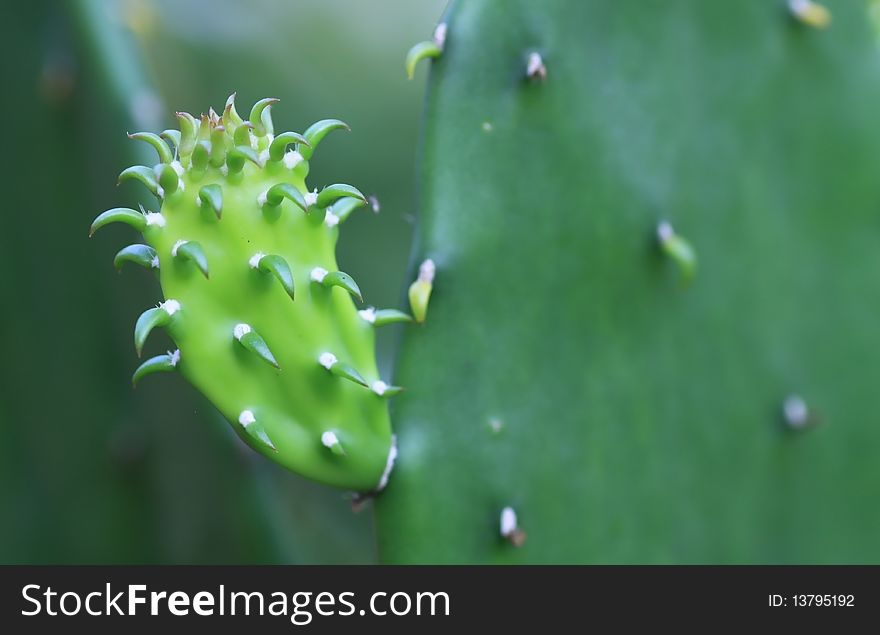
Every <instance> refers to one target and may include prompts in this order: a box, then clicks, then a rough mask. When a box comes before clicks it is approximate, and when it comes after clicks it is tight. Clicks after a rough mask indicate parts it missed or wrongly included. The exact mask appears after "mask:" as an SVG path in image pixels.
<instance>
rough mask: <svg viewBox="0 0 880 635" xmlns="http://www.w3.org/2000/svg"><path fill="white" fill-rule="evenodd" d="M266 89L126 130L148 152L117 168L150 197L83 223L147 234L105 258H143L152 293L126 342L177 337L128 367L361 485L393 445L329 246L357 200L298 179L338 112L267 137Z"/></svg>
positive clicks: (299, 464) (382, 393)
mask: <svg viewBox="0 0 880 635" xmlns="http://www.w3.org/2000/svg"><path fill="white" fill-rule="evenodd" d="M275 101H277V100H272V99H264V100H261V101H259V102H257V104H256V105H255V106H254V108H253V110H252V111H251V114H250V117H249V120H244V119H242V118H241V117H240V116H239V115H238V113H237V112H236V110H235V105H234V99H233V98H232V97H230V99H229V101H228V102H227V104H226V108H225V109H224V111H223V113H222V114H217V113H215V112H214V111H213V110H211V111H209V113H208V114H207V115H203V116H202V117H201V118H200V119H197V118H195V117H193V116H192V115H189V114H187V113H178V115H177V116H178V120H179V122H180V130H166V131H165V132H163V133H162V134H161V135H156V134H152V133H137V134H134V135H131V137H132V138H134V139H138V140H141V141H145V142H147V143H149V144H150V145H152V146H153V147H154V148H155V149H156V151H157V154H158V156H159V163H158V164H157V165H156V166H155V167H147V166H135V167H131V168H128V169H126V170H124V171H123V172H122V174H121V175H120V181H124V180H135V181H139V182H140V183H142V184H143V185H145V186H146V187H147V188H148V189H149V190H150V191H151V192H152V193H153V194H154V195H155V196H156V197H157V199H158V201H159V206H158V209H156V210H155V211H153V210H150V211H148V210H144V209H141V210H140V211H137V210H133V209H128V208H113V209H111V210H108V211H107V212H104V213H103V214H101V215H100V216H98V218H97V219H96V220H95V222H94V223H93V225H92V232H94V231H96V230H97V229H98V228H100V227H102V226H103V225H106V224H108V223H111V222H123V223H127V224H129V225H131V226H132V227H134V228H135V229H137V230H139V231H141V232H142V233H143V236H144V239H145V243H146V244H145V245H140V244H137V245H132V246H129V247H125V248H123V249H122V250H121V251H120V252H119V253H118V254H117V257H116V261H115V262H116V265H117V266H118V267H121V265H122V264H123V263H125V262H131V263H135V264H140V265H142V266H144V267H146V268H148V269H152V270H158V274H159V279H160V282H161V287H162V292H163V295H164V296H165V299H164V300H163V301H162V302H161V303H159V305H158V306H156V307H154V308H150V309H147V310H146V311H145V312H144V313H143V314H142V315H141V317H140V318H139V319H138V321H137V324H136V326H135V346H136V349H137V351H138V353H139V354H140V352H141V350H142V349H143V348H145V347H146V346H147V345H148V343H149V340H148V337H149V335H150V333H151V332H152V331H153V330H154V329H156V328H160V327H162V328H165V329H166V330H167V332H168V334H169V335H170V336H171V338H172V339H173V340H174V342H175V344H176V346H177V348H176V350H174V351H170V352H168V353H167V354H163V355H158V356H155V357H151V358H150V359H148V360H147V361H145V362H144V363H143V364H142V365H141V366H140V367H139V368H138V369H137V371H136V372H135V375H134V378H133V379H134V381H139V380H140V379H142V378H143V377H144V376H146V375H149V374H152V373H155V372H169V371H180V372H181V373H182V374H183V375H184V377H186V378H187V379H188V380H189V381H190V382H191V383H192V384H193V385H194V386H195V387H196V388H198V389H199V390H200V391H201V392H202V393H204V394H205V395H206V396H207V397H208V398H209V399H210V401H211V402H212V403H213V404H214V405H215V406H216V407H217V408H218V409H219V410H220V411H221V412H222V413H223V415H224V416H225V417H226V418H227V419H228V420H229V421H230V423H231V424H232V426H233V428H234V430H235V431H236V432H237V433H238V434H239V436H240V437H241V438H242V439H244V440H245V441H246V442H247V443H248V444H250V445H251V446H252V447H253V448H254V449H256V450H257V451H259V452H260V453H262V454H264V455H265V456H267V457H269V458H271V459H273V460H275V461H277V462H278V463H280V464H281V465H283V466H284V467H287V468H289V469H291V470H293V471H295V472H298V473H300V474H302V475H304V476H306V477H309V478H313V479H315V480H317V481H321V482H323V483H327V484H331V485H336V486H339V487H344V488H348V489H352V490H356V491H359V492H369V491H373V490H375V489H379V488H380V483H384V481H385V480H387V475H388V471H389V470H390V467H391V461H392V458H393V456H394V454H395V451H394V449H393V447H392V445H393V440H392V436H391V426H390V423H389V416H388V406H387V398H388V397H389V396H391V394H393V391H389V390H387V388H388V384H386V383H385V382H383V381H382V379H381V378H380V377H379V374H378V370H377V367H376V360H375V352H374V333H373V331H374V329H375V328H376V324H375V321H372V322H371V321H370V320H368V319H366V318H365V317H364V315H365V313H364V312H365V311H366V312H368V314H369V315H372V313H369V311H371V310H369V309H366V308H363V309H361V311H359V310H358V307H357V306H356V304H355V303H356V302H358V303H359V302H361V300H362V298H361V292H360V289H359V288H358V286H357V283H356V282H355V280H354V279H353V278H352V277H351V276H350V275H348V274H347V273H345V272H341V271H339V270H338V267H337V264H336V258H335V245H336V240H337V237H338V233H339V224H340V222H341V221H343V220H344V219H345V218H346V216H347V215H348V214H350V213H351V211H352V210H353V209H354V208H356V207H357V206H358V205H362V204H365V203H366V200H365V198H364V196H363V194H361V193H360V192H359V191H358V190H357V189H355V188H354V187H351V186H349V185H342V184H336V185H329V186H327V187H325V188H324V189H323V190H321V191H320V192H318V191H317V190H313V191H311V192H310V191H309V190H308V189H307V188H306V185H305V178H306V176H307V174H308V159H309V158H311V156H312V152H313V151H314V149H315V146H317V144H318V143H319V142H320V141H321V139H322V138H323V137H324V136H325V135H326V134H327V133H328V132H330V131H332V130H334V129H339V128H347V126H346V125H345V124H344V123H343V122H341V121H338V120H332V119H331V120H324V121H320V122H318V123H316V124H314V125H313V126H311V127H310V128H309V129H308V130H306V131H305V133H303V134H302V135H300V134H297V133H293V132H285V133H282V134H279V135H277V136H275V135H274V132H273V125H272V120H271V116H270V108H271V106H272V105H273V104H274V103H275Z"/></svg>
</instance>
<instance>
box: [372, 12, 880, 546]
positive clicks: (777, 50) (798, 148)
mask: <svg viewBox="0 0 880 635" xmlns="http://www.w3.org/2000/svg"><path fill="white" fill-rule="evenodd" d="M827 4H828V6H829V9H830V13H831V15H832V16H833V19H832V20H831V23H830V24H828V19H827V18H828V15H827V12H826V15H825V19H824V20H823V19H822V11H821V10H819V11H818V12H817V8H816V7H817V6H818V5H816V4H815V3H803V2H795V3H791V9H792V11H795V12H794V13H790V12H787V9H788V5H787V3H785V2H767V1H766V0H753V1H742V2H726V3H718V2H698V1H686V0H670V1H664V2H643V1H639V0H633V1H622V2H619V1H614V2H611V1H607V2H605V1H599V0H591V1H586V2H580V1H575V0H547V1H544V2H540V3H536V2H528V1H526V0H481V1H478V0H458V1H456V2H454V3H453V4H452V6H451V8H450V10H449V11H448V13H447V15H446V17H445V18H444V22H445V23H446V24H447V28H446V29H445V38H444V41H443V43H442V46H440V47H431V46H430V45H425V46H422V47H420V49H416V51H417V53H418V52H419V51H422V52H424V51H427V52H428V53H427V55H426V56H427V57H432V58H435V59H432V61H431V71H430V72H431V74H430V79H429V92H428V103H427V109H426V114H425V123H424V133H423V134H424V137H423V143H422V147H423V150H422V159H421V166H420V177H419V178H420V183H421V199H420V206H419V207H420V222H419V229H418V236H417V241H416V242H417V245H418V246H417V252H416V258H415V259H414V260H415V261H416V262H418V261H420V260H421V259H424V258H431V259H432V260H433V261H434V263H436V278H435V280H434V285H433V293H432V297H431V306H430V315H429V316H428V319H427V321H426V323H425V325H424V326H423V327H422V328H412V329H407V330H406V332H405V335H404V339H403V342H402V344H401V347H400V356H399V361H398V364H397V368H396V371H395V379H396V381H397V382H399V383H400V384H401V385H402V386H405V387H406V393H404V395H402V396H401V397H400V398H399V399H398V400H396V401H395V404H394V405H395V408H394V411H393V421H394V427H395V432H396V433H397V435H398V439H399V448H400V456H399V459H398V463H397V466H396V468H395V472H394V475H393V477H392V479H391V484H390V485H389V487H388V489H387V490H386V492H384V493H383V495H382V496H381V497H379V498H378V499H377V501H376V508H377V519H378V521H377V535H378V539H379V543H380V557H381V558H382V559H383V560H384V561H386V562H425V561H429V562H438V561H439V562H486V561H490V562H576V561H587V562H813V561H817V562H847V561H851V562H864V561H868V560H870V561H877V560H880V548H878V544H877V541H876V539H875V536H876V535H877V532H878V531H880V511H878V509H877V506H876V505H873V504H869V503H868V501H869V500H872V498H873V494H872V492H873V491H874V490H875V483H876V479H877V470H876V460H877V458H876V451H875V450H872V449H869V448H876V447H878V444H880V429H878V427H877V426H876V425H875V424H874V423H873V421H874V419H875V417H874V416H873V414H872V413H873V402H874V399H873V397H872V395H873V393H874V388H873V387H874V386H876V384H877V382H878V381H880V360H878V357H877V355H876V342H877V337H876V327H875V325H874V322H875V320H874V318H873V316H874V314H875V313H876V312H877V310H878V308H880V307H878V304H877V300H876V297H875V295H876V294H874V293H873V292H871V291H869V290H870V289H873V288H875V287H876V283H875V281H874V278H875V277H876V274H875V272H876V270H877V266H878V253H880V252H878V250H877V240H878V233H877V230H876V227H877V210H878V202H880V179H878V178H877V166H878V165H880V126H878V125H877V117H876V112H877V106H878V105H880V77H878V73H877V68H878V66H877V54H878V53H877V48H876V46H877V45H876V39H875V36H874V34H873V33H872V30H871V25H870V23H869V20H868V17H867V13H866V9H865V6H864V4H863V3H858V2H844V1H841V2H829V3H827ZM804 10H806V11H807V13H806V14H803V13H799V12H802V11H804ZM817 15H818V16H819V20H818V21H817V20H816V19H814V18H815V16H817ZM804 16H806V18H808V19H807V21H806V22H803V21H801V20H802V19H803V18H804ZM811 16H812V18H811ZM813 25H815V26H823V25H827V26H828V28H826V29H816V28H812V26H813ZM435 44H436V42H435ZM410 61H411V62H412V60H410ZM672 228H675V229H674V230H673V229H672ZM685 238H686V239H687V240H686V241H685V240H684V239H685ZM697 255H698V256H699V268H698V269H699V270H697V268H696V259H697ZM694 273H695V274H696V275H692V274H694ZM682 274H684V277H685V282H686V283H685V284H683V283H682ZM783 405H785V408H784V411H783ZM820 421H821V424H819V425H813V424H818V423H819V422H820ZM506 508H510V511H508V512H506V513H505V514H504V516H505V518H504V521H503V523H502V524H503V526H504V531H501V527H500V526H499V523H500V522H501V517H502V510H505V509H506ZM511 512H515V516H516V521H517V523H515V522H514V517H513V515H512V514H511ZM514 527H516V530H514ZM501 533H505V534H507V535H508V537H509V538H510V540H504V539H503V538H502V537H501V536H500V535H499V534H501ZM523 534H527V539H526V540H525V542H524V543H523V542H522V539H523ZM511 541H513V542H517V543H521V544H522V546H521V548H519V549H517V548H514V546H513V545H511V544H510V542H511Z"/></svg>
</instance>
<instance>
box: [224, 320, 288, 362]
mask: <svg viewBox="0 0 880 635" xmlns="http://www.w3.org/2000/svg"><path fill="white" fill-rule="evenodd" d="M232 336H233V337H234V338H235V339H236V340H237V341H238V343H239V344H241V345H242V346H243V347H244V348H245V350H248V351H250V352H251V353H256V355H257V356H258V357H260V359H262V360H264V361H266V362H268V363H269V364H271V365H272V366H274V367H275V368H277V369H279V370H280V369H281V367H280V366H279V365H278V362H277V361H276V360H275V356H274V355H273V354H272V351H271V350H269V346H268V345H267V344H266V340H264V339H263V338H262V337H261V336H260V334H259V333H257V332H256V331H254V329H253V328H252V327H251V325H250V324H244V323H242V324H236V325H235V326H234V327H233V329H232Z"/></svg>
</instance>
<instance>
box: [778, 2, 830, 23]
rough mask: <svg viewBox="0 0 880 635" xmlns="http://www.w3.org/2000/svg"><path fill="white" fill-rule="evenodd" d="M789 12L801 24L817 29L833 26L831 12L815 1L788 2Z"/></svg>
mask: <svg viewBox="0 0 880 635" xmlns="http://www.w3.org/2000/svg"><path fill="white" fill-rule="evenodd" d="M788 10H789V11H790V12H791V14H792V15H793V16H794V17H795V19H797V20H798V21H799V22H801V23H803V24H806V25H807V26H811V27H813V28H815V29H824V28H825V27H827V26H828V25H829V24H831V12H830V11H829V10H828V9H826V8H825V7H824V6H822V5H821V4H819V3H818V2H813V0H788Z"/></svg>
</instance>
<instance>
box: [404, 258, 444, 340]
mask: <svg viewBox="0 0 880 635" xmlns="http://www.w3.org/2000/svg"><path fill="white" fill-rule="evenodd" d="M436 272H437V267H436V265H435V264H434V261H433V260H431V259H430V258H428V259H427V260H425V261H424V262H423V263H422V264H421V265H420V266H419V276H418V278H417V279H416V281H415V282H413V283H412V284H411V285H410V287H409V305H410V309H412V314H413V317H414V318H415V321H416V322H418V323H419V324H421V323H423V322H424V321H425V318H426V317H427V316H428V301H429V300H430V299H431V291H432V290H433V288H434V275H435V274H436Z"/></svg>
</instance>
